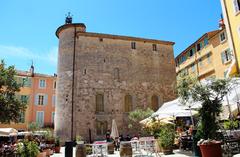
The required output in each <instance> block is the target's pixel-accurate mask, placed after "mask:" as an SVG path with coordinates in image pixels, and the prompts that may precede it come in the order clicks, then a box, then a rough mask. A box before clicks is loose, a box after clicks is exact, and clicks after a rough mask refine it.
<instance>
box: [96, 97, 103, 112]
mask: <svg viewBox="0 0 240 157" xmlns="http://www.w3.org/2000/svg"><path fill="white" fill-rule="evenodd" d="M96 112H104V95H103V94H97V95H96Z"/></svg>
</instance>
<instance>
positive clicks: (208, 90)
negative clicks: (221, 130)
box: [178, 78, 233, 157]
mask: <svg viewBox="0 0 240 157" xmlns="http://www.w3.org/2000/svg"><path fill="white" fill-rule="evenodd" d="M230 82H231V81H230V80H229V79H211V80H206V81H203V82H199V81H196V80H194V79H191V78H183V79H182V80H181V81H180V82H179V83H178V94H179V96H180V97H181V99H182V101H183V102H184V103H189V102H190V101H193V102H201V107H200V108H199V118H200V123H199V125H198V128H197V133H196V134H197V136H198V139H199V138H202V139H203V140H202V141H205V142H199V146H200V149H201V153H202V155H203V157H212V156H214V157H221V156H222V155H221V146H220V144H219V142H217V141H215V140H214V139H216V135H217V134H216V131H217V130H218V127H219V126H218V119H217V117H218V116H219V114H220V112H221V107H222V100H223V97H224V96H225V95H226V94H227V93H228V91H229V90H230V89H231V88H232V86H231V85H232V84H233V82H231V83H230ZM210 139H211V140H210ZM206 140H207V141H206ZM210 141H211V142H210ZM219 152H220V153H219Z"/></svg>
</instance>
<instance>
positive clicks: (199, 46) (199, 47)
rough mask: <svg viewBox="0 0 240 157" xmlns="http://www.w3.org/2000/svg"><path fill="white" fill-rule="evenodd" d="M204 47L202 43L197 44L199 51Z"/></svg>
mask: <svg viewBox="0 0 240 157" xmlns="http://www.w3.org/2000/svg"><path fill="white" fill-rule="evenodd" d="M201 49H202V43H198V44H197V51H200V50H201Z"/></svg>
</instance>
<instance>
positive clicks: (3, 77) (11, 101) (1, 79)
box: [0, 60, 26, 123]
mask: <svg viewBox="0 0 240 157" xmlns="http://www.w3.org/2000/svg"><path fill="white" fill-rule="evenodd" d="M15 75H16V70H15V68H14V66H9V67H6V65H5V63H4V61H3V60H1V63H0V115H1V116H0V122H1V123H10V122H18V121H19V119H20V117H21V113H23V112H25V110H26V104H25V103H22V102H21V101H20V100H18V99H17V98H16V92H19V91H20V84H18V83H17V81H16V80H15Z"/></svg>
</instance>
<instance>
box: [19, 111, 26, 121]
mask: <svg viewBox="0 0 240 157" xmlns="http://www.w3.org/2000/svg"><path fill="white" fill-rule="evenodd" d="M18 122H19V123H24V122H25V113H24V112H21V113H20V117H19V119H18Z"/></svg>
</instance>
